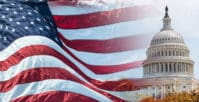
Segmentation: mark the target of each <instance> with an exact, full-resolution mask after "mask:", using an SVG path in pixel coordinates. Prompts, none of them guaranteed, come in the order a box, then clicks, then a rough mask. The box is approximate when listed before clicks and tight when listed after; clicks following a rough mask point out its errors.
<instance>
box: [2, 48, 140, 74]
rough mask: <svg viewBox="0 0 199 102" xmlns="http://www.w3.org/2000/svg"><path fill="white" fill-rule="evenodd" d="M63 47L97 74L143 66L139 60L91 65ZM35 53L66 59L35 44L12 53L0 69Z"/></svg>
mask: <svg viewBox="0 0 199 102" xmlns="http://www.w3.org/2000/svg"><path fill="white" fill-rule="evenodd" d="M63 49H64V50H65V51H66V52H67V53H68V54H70V55H71V56H72V57H73V58H75V59H76V60H77V61H79V62H80V63H81V64H83V65H84V66H86V67H87V68H89V70H91V71H92V72H94V73H96V74H109V73H115V72H120V71H125V70H129V69H133V68H138V67H141V66H142V61H137V62H131V63H126V64H120V65H109V66H108V65H107V66H105V65H104V66H97V65H90V64H86V63H84V62H83V61H81V60H80V59H79V58H77V57H76V56H75V55H74V54H73V53H71V52H70V51H69V50H68V49H67V48H65V47H63ZM33 55H52V56H55V57H58V58H59V59H60V60H64V59H66V58H65V57H63V55H62V54H60V53H58V52H57V51H55V50H54V49H52V48H50V47H47V46H42V45H35V46H29V47H25V48H22V49H20V50H19V51H17V52H16V53H15V54H13V55H11V56H10V57H9V58H8V59H6V60H4V61H1V62H0V66H1V67H0V71H5V70H7V69H8V68H9V67H11V66H13V65H16V64H17V63H19V62H20V61H21V60H22V59H24V58H26V57H29V56H33Z"/></svg>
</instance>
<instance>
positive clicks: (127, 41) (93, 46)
mask: <svg viewBox="0 0 199 102" xmlns="http://www.w3.org/2000/svg"><path fill="white" fill-rule="evenodd" d="M59 37H60V39H61V40H62V41H63V42H64V43H65V44H66V45H67V46H68V47H70V48H73V49H75V50H77V51H84V52H94V53H113V52H122V51H129V50H137V49H145V48H147V47H148V46H149V44H150V41H151V39H152V35H151V34H139V35H134V36H128V37H120V38H114V39H108V40H68V39H66V38H64V36H63V35H62V34H59Z"/></svg>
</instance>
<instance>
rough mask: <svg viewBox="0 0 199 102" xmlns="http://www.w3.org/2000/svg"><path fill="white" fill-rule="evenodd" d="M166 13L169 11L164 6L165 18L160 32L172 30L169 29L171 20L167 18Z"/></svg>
mask: <svg viewBox="0 0 199 102" xmlns="http://www.w3.org/2000/svg"><path fill="white" fill-rule="evenodd" d="M168 11H169V9H168V7H167V6H166V7H165V16H164V18H163V28H162V29H161V31H163V30H172V28H171V18H170V17H169V14H168Z"/></svg>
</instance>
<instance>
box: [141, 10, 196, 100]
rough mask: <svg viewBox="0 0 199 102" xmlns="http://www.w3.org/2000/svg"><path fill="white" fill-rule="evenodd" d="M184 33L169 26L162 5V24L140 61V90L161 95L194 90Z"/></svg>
mask: <svg viewBox="0 0 199 102" xmlns="http://www.w3.org/2000/svg"><path fill="white" fill-rule="evenodd" d="M189 52H190V50H189V49H188V47H187V46H186V45H185V42H184V39H183V37H182V36H181V35H180V34H179V33H178V32H176V31H175V30H174V29H172V27H171V18H170V17H169V15H168V8H167V7H166V8H165V16H164V18H163V28H162V29H161V31H160V32H159V33H157V34H155V36H154V37H153V39H152V41H151V44H150V47H149V48H148V50H147V52H146V54H147V59H146V60H145V61H144V62H143V77H144V78H142V79H141V81H140V83H139V86H140V87H142V89H143V90H142V92H144V93H142V94H145V95H147V96H154V97H157V96H159V97H160V98H161V97H164V96H165V95H166V94H168V93H172V92H177V93H178V92H183V91H186V92H187V91H190V90H194V89H196V88H197V87H198V80H196V79H195V78H194V62H193V60H192V59H191V58H190V57H189Z"/></svg>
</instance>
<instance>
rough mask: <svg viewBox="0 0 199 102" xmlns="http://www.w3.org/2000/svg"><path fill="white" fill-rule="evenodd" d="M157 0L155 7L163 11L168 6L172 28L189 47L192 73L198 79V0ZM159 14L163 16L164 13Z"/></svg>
mask: <svg viewBox="0 0 199 102" xmlns="http://www.w3.org/2000/svg"><path fill="white" fill-rule="evenodd" d="M157 2H159V4H160V5H157V7H158V8H159V9H160V10H162V11H163V12H164V7H165V5H167V6H168V7H169V15H170V17H171V19H172V28H173V29H175V31H177V32H179V33H180V34H181V35H182V36H183V38H184V40H185V43H186V45H187V46H188V48H189V49H190V57H191V58H192V59H193V60H194V62H195V64H194V71H195V72H194V74H195V76H196V78H197V79H199V0H157ZM162 11H161V12H162ZM161 14H162V16H161V17H163V15H164V13H161ZM161 23H162V22H161ZM161 27H162V26H160V27H159V29H161Z"/></svg>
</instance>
